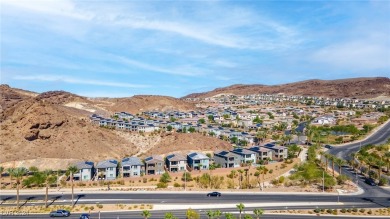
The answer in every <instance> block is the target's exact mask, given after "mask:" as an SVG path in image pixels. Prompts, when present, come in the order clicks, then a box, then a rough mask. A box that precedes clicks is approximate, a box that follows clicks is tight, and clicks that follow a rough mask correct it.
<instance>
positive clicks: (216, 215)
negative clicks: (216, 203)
mask: <svg viewBox="0 0 390 219" xmlns="http://www.w3.org/2000/svg"><path fill="white" fill-rule="evenodd" d="M221 215H222V212H221V211H220V210H215V211H214V216H215V217H216V218H217V219H219V218H221Z"/></svg>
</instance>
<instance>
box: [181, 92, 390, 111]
mask: <svg viewBox="0 0 390 219" xmlns="http://www.w3.org/2000/svg"><path fill="white" fill-rule="evenodd" d="M185 100H187V101H194V102H200V101H204V102H207V103H219V104H224V105H249V106H250V105H267V104H271V103H276V102H297V103H301V104H306V105H315V106H335V107H339V108H358V109H364V108H375V109H377V108H382V107H383V108H388V107H390V101H386V100H380V101H379V100H377V101H376V100H362V99H357V98H329V97H315V96H300V95H284V94H252V95H231V94H220V95H215V96H213V97H208V98H186V99H185Z"/></svg>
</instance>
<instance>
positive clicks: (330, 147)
mask: <svg viewBox="0 0 390 219" xmlns="http://www.w3.org/2000/svg"><path fill="white" fill-rule="evenodd" d="M325 148H328V149H332V148H333V147H332V146H331V145H328V144H327V145H325Z"/></svg>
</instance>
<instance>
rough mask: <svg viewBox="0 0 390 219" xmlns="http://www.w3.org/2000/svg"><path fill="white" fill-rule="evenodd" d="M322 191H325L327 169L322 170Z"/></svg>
mask: <svg viewBox="0 0 390 219" xmlns="http://www.w3.org/2000/svg"><path fill="white" fill-rule="evenodd" d="M322 192H325V171H322Z"/></svg>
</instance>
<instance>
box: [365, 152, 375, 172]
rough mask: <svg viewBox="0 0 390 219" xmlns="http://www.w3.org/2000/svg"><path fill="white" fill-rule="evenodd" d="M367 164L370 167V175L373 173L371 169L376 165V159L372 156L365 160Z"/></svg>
mask: <svg viewBox="0 0 390 219" xmlns="http://www.w3.org/2000/svg"><path fill="white" fill-rule="evenodd" d="M365 163H366V164H367V165H368V173H370V171H371V167H372V166H373V165H375V158H374V157H372V156H369V157H367V158H366V159H365Z"/></svg>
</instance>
